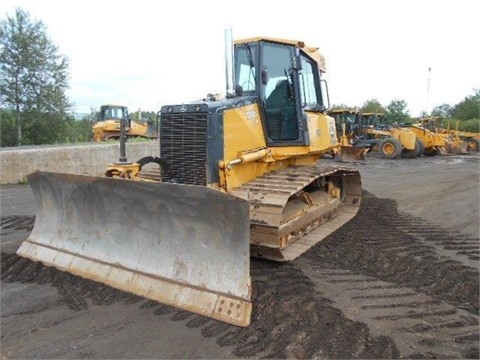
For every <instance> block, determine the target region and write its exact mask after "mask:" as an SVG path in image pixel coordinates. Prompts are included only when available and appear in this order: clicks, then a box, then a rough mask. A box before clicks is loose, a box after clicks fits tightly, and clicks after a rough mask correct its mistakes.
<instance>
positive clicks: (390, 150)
mask: <svg viewBox="0 0 480 360" xmlns="http://www.w3.org/2000/svg"><path fill="white" fill-rule="evenodd" d="M378 148H379V152H380V156H381V157H383V158H385V159H395V158H397V157H398V156H399V155H400V154H401V153H402V144H400V141H398V140H397V139H395V138H393V137H388V138H386V139H383V140H382V141H381V142H380V144H379V146H378Z"/></svg>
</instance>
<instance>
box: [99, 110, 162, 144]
mask: <svg viewBox="0 0 480 360" xmlns="http://www.w3.org/2000/svg"><path fill="white" fill-rule="evenodd" d="M122 119H127V122H128V125H127V128H126V136H127V138H136V137H141V138H146V139H157V138H158V134H157V129H156V126H155V124H154V123H153V122H152V121H147V120H132V119H130V117H129V116H128V108H127V107H126V106H122V105H102V106H101V107H100V119H99V120H98V121H96V122H95V123H94V124H93V126H92V132H93V141H105V140H111V139H115V140H116V139H119V138H120V121H121V120H122Z"/></svg>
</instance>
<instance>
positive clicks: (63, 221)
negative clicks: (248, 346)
mask: <svg viewBox="0 0 480 360" xmlns="http://www.w3.org/2000/svg"><path fill="white" fill-rule="evenodd" d="M28 181H29V183H30V185H31V187H32V190H33V193H34V196H35V199H36V203H37V213H36V219H35V225H34V228H33V230H32V233H31V235H30V237H29V238H28V239H27V240H25V241H24V242H23V243H22V245H21V246H20V248H19V249H18V251H17V253H18V255H20V256H23V257H26V258H29V259H31V260H33V261H41V262H42V263H44V264H46V265H48V266H54V267H56V268H58V269H60V270H62V271H67V272H70V273H72V274H74V275H78V276H81V277H84V278H88V279H92V280H95V281H98V282H101V283H104V284H107V285H110V286H112V287H115V288H118V289H121V290H124V291H127V292H131V293H134V294H137V295H140V296H143V297H145V298H149V299H153V300H156V301H159V302H161V303H164V304H168V305H172V306H175V307H177V308H180V309H184V310H187V311H191V312H193V313H197V314H201V315H204V316H208V317H211V318H214V319H218V320H221V321H224V322H227V323H231V324H234V325H238V326H248V325H249V323H250V316H251V308H252V304H251V280H250V253H249V251H250V245H249V234H250V223H249V204H248V202H247V201H245V200H242V199H239V198H236V197H234V196H231V195H227V194H224V193H222V192H220V191H217V190H213V189H209V188H207V187H202V186H192V185H179V184H169V183H156V182H143V181H132V180H124V179H113V178H106V177H91V176H79V175H69V174H58V173H49V172H35V173H33V174H30V175H29V176H28Z"/></svg>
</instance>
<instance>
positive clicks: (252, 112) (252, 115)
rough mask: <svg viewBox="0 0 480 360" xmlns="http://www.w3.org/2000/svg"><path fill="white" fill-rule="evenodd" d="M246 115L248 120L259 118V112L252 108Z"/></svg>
mask: <svg viewBox="0 0 480 360" xmlns="http://www.w3.org/2000/svg"><path fill="white" fill-rule="evenodd" d="M245 116H246V117H247V119H248V120H253V119H256V118H257V116H258V114H257V112H256V111H255V110H253V109H251V110H247V111H245Z"/></svg>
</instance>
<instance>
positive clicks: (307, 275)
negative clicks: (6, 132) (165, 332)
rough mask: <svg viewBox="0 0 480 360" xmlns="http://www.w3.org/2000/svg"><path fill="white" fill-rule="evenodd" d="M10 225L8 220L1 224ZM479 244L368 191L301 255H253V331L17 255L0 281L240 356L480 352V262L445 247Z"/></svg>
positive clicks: (7, 261) (7, 260) (5, 261)
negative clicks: (173, 324) (161, 322)
mask: <svg viewBox="0 0 480 360" xmlns="http://www.w3.org/2000/svg"><path fill="white" fill-rule="evenodd" d="M372 214H374V215H372ZM17 220H18V219H17ZM27 223H28V221H27V220H24V221H23V222H22V221H19V222H18V224H27ZM3 224H7V222H4V221H3V219H2V229H3ZM8 224H12V219H10V220H9V222H8ZM19 226H23V225H19ZM406 229H408V231H407V230H406ZM311 235H312V236H314V233H312V234H311ZM309 236H310V235H309ZM475 241H476V243H477V244H478V239H468V238H465V237H462V236H457V235H456V234H445V233H442V232H441V231H439V230H438V229H435V228H433V227H430V226H429V225H428V224H426V223H425V222H422V221H421V220H419V219H416V218H413V217H410V216H408V215H404V214H398V213H397V212H396V206H395V203H394V202H393V201H392V200H389V199H378V198H375V197H374V196H373V195H370V194H368V193H366V194H365V195H364V200H363V202H362V207H361V209H360V211H359V214H358V215H357V217H356V218H354V219H353V220H352V221H351V222H349V223H348V224H346V225H345V226H344V227H343V228H341V229H339V230H337V231H336V232H334V233H333V234H332V235H330V236H329V237H328V238H326V239H325V240H324V241H322V242H321V243H319V244H318V245H317V246H315V247H314V248H312V249H310V251H308V252H307V253H306V254H305V255H304V256H302V257H301V258H300V259H298V260H297V261H295V262H293V263H289V264H278V263H271V262H267V261H259V260H255V259H252V262H251V275H252V285H253V297H254V298H253V301H254V307H253V314H252V323H251V325H250V326H249V327H247V328H238V327H235V326H231V325H228V324H225V323H222V322H219V321H216V320H213V319H210V318H206V317H202V316H198V315H195V314H190V313H186V312H184V311H179V310H177V309H175V308H173V307H170V306H166V305H162V304H158V303H156V302H153V301H149V300H146V299H144V298H141V297H138V296H135V295H132V294H128V293H124V292H122V291H119V290H115V289H113V288H110V287H108V286H106V285H102V284H99V283H95V282H92V281H90V280H85V279H81V278H77V277H74V276H72V275H70V274H67V273H62V272H60V271H57V270H56V269H53V268H47V267H44V266H43V265H41V264H36V263H33V262H30V261H29V260H26V259H23V258H20V257H18V256H17V255H15V254H4V253H2V257H1V279H2V281H6V282H12V281H23V282H37V283H48V284H51V285H53V286H55V287H57V289H58V291H59V292H60V294H62V296H63V299H64V302H65V303H66V304H67V305H68V306H70V307H71V308H72V309H74V310H82V309H86V308H88V304H89V302H92V303H94V304H98V305H108V304H112V303H114V302H118V301H123V302H124V303H130V304H138V305H137V306H140V307H141V308H142V309H144V310H145V311H151V312H152V314H154V315H157V316H168V317H169V318H170V320H171V321H183V322H185V325H186V327H189V328H197V329H199V331H201V333H202V335H203V336H205V337H213V338H215V339H216V340H215V341H216V342H217V343H218V344H219V345H220V346H222V347H223V346H231V347H232V349H233V350H232V354H233V355H235V356H238V357H256V358H292V357H294V358H318V357H320V358H400V357H409V358H412V357H421V358H429V357H462V358H478V345H477V343H478V277H479V276H478V265H477V268H476V269H475V268H472V267H471V266H468V265H470V264H474V263H475V261H477V260H476V259H475V251H474V249H473V250H472V252H470V253H469V254H464V253H463V251H464V249H458V248H456V249H453V250H452V249H449V248H445V247H446V246H451V245H452V244H453V245H458V244H462V243H466V244H468V246H472V244H475ZM459 246H460V245H459ZM472 254H473V255H472ZM459 259H460V260H459ZM477 263H478V262H477ZM475 329H476V330H477V331H475ZM449 339H450V340H449ZM448 341H455V346H450V345H451V344H449V343H448ZM397 344H398V345H397ZM447 345H448V346H447Z"/></svg>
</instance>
